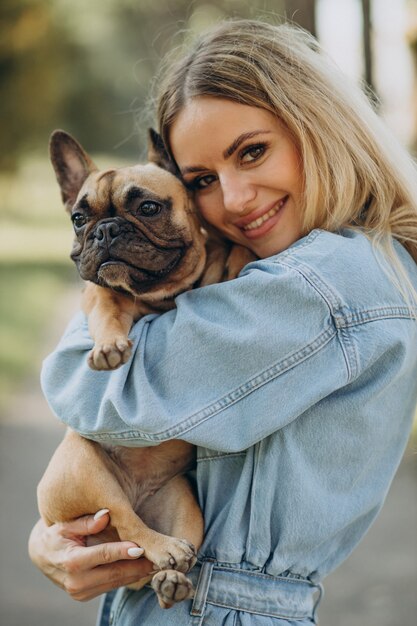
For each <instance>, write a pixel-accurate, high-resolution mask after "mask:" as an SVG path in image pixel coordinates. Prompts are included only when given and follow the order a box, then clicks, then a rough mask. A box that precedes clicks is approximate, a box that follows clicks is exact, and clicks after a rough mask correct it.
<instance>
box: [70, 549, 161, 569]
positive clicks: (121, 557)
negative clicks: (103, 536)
mask: <svg viewBox="0 0 417 626" xmlns="http://www.w3.org/2000/svg"><path fill="white" fill-rule="evenodd" d="M136 551H137V552H136ZM142 554H143V550H138V546H137V545H136V544H134V543H132V542H131V541H114V542H109V543H100V544H98V545H96V546H88V547H85V546H78V545H73V546H69V547H68V548H67V549H66V559H65V561H66V562H65V563H63V568H64V569H65V570H66V571H68V572H79V571H85V570H90V569H92V568H94V567H98V566H99V565H108V564H112V563H116V562H118V561H125V560H127V561H130V562H131V561H137V560H138V557H139V556H141V555H142ZM140 562H141V563H143V565H141V566H140V567H143V568H146V567H147V565H146V563H149V561H147V559H141V560H140Z"/></svg>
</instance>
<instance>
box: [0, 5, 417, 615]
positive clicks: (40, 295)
mask: <svg viewBox="0 0 417 626" xmlns="http://www.w3.org/2000/svg"><path fill="white" fill-rule="evenodd" d="M228 16H233V17H251V18H261V19H263V20H266V21H270V22H273V23H276V22H277V21H279V20H281V19H283V18H285V17H286V18H287V19H291V20H292V21H294V22H296V23H298V24H300V25H301V26H303V27H304V28H306V29H308V30H310V31H311V32H313V33H314V34H315V35H316V36H317V37H318V38H319V40H320V41H321V43H322V45H323V46H324V47H325V49H326V50H327V51H328V52H329V54H330V55H331V56H332V57H333V58H334V60H335V61H336V63H337V64H338V65H339V67H340V68H341V70H342V71H343V72H345V74H346V76H347V77H349V79H351V80H354V81H361V82H362V83H364V84H365V83H366V84H367V85H369V86H370V87H371V88H372V90H373V91H374V93H375V94H376V98H377V100H378V107H379V111H380V114H381V115H382V116H383V117H384V118H385V120H386V122H387V124H388V125H389V126H390V127H391V128H392V130H393V131H394V133H395V134H396V135H397V137H398V138H399V140H400V141H401V142H402V143H403V144H405V145H406V146H408V147H409V149H410V150H411V151H412V152H415V150H416V146H417V106H416V84H417V80H416V79H417V0H315V1H314V0H292V1H291V0H214V1H211V2H209V1H204V0H193V1H191V2H190V1H187V0H87V1H86V0H2V2H1V4H0V94H1V95H0V434H1V436H0V448H1V452H0V462H1V470H0V486H1V497H2V504H1V507H0V510H1V517H0V529H1V533H0V536H1V542H2V559H1V569H0V623H1V624H2V626H23V625H26V624H31V625H34V626H38V625H39V626H41V625H42V626H49V625H51V626H52V624H53V625H55V624H56V623H60V626H66V625H67V624H68V625H69V624H73V622H74V620H76V622H77V623H78V624H86V625H87V624H94V615H95V613H96V608H97V603H96V602H93V603H89V604H86V605H80V604H77V603H75V602H73V601H71V600H69V599H68V598H66V596H65V594H64V593H63V592H61V591H59V590H55V588H54V587H52V585H51V584H50V583H49V582H48V581H47V580H46V579H44V578H43V577H42V575H41V574H40V573H39V572H37V570H36V569H35V568H34V566H32V564H31V563H30V561H29V560H28V557H27V556H26V542H27V537H28V534H29V531H30V528H31V526H32V525H33V523H34V522H35V520H36V518H37V513H36V501H35V487H36V484H37V482H38V480H39V478H40V476H41V474H42V472H43V470H44V468H45V466H46V463H47V461H48V459H49V457H50V455H51V453H52V451H53V449H54V448H55V447H56V445H57V442H58V441H59V439H60V438H61V437H62V429H61V427H60V426H59V425H58V424H57V423H56V421H55V420H54V418H53V417H52V416H51V414H50V412H49V410H48V408H47V406H46V403H45V401H44V400H43V398H42V396H41V394H40V390H39V385H38V376H39V369H40V364H41V360H42V358H43V357H44V356H45V355H46V354H47V353H48V352H49V351H50V350H51V349H52V348H53V347H54V345H55V343H56V341H57V340H58V338H59V336H60V334H61V333H62V331H63V329H64V327H65V324H66V322H67V320H68V319H69V318H70V316H71V314H72V312H74V311H75V310H76V309H77V308H78V306H79V290H80V287H81V284H80V281H79V280H78V278H77V277H76V273H75V269H74V268H73V266H72V263H71V261H70V260H69V250H70V247H71V240H72V229H71V226H70V223H69V220H68V218H67V217H66V215H65V213H64V210H63V208H62V205H61V200H60V196H59V191H58V186H57V184H56V182H55V177H54V174H53V171H52V168H51V166H50V164H49V161H48V155H47V144H48V139H49V135H50V133H51V132H52V130H53V129H55V128H64V129H65V130H67V131H69V132H71V133H72V134H74V135H75V136H76V137H77V138H78V139H79V140H80V141H81V142H82V144H83V145H84V146H85V147H86V149H87V150H88V151H89V152H90V153H92V155H93V157H94V158H95V160H96V162H97V163H98V164H99V165H103V166H110V165H112V166H113V165H118V164H124V163H133V162H135V161H138V160H140V159H143V158H144V154H145V146H144V137H145V131H146V128H147V127H148V126H149V125H150V124H152V123H153V117H152V111H151V109H150V93H151V87H152V80H153V77H154V75H155V72H156V69H157V68H158V66H159V64H160V61H161V59H162V58H163V57H164V55H165V54H167V52H168V51H169V50H171V49H172V48H173V47H175V46H178V45H180V44H181V43H182V42H183V41H184V39H185V40H186V39H187V38H189V37H190V36H193V35H195V34H197V33H199V32H200V31H202V30H204V29H206V28H207V27H208V26H210V25H211V24H214V23H216V22H218V21H219V20H221V19H223V18H225V17H228ZM415 452H416V443H415V438H414V440H412V441H411V443H410V446H409V449H408V451H407V454H406V456H405V458H404V461H403V463H402V464H401V467H400V470H399V473H398V475H397V477H396V478H395V480H394V483H393V487H392V489H391V492H390V494H389V496H388V500H387V504H386V506H385V508H384V511H383V513H382V514H381V516H380V518H379V519H378V520H377V522H376V524H375V526H374V527H373V528H372V530H371V531H370V533H369V534H368V535H367V537H366V538H365V540H364V542H363V543H362V544H361V547H360V548H359V549H358V550H357V551H356V552H355V553H354V555H352V557H351V558H350V559H348V561H347V562H346V564H345V565H343V566H342V568H340V570H338V572H336V573H335V574H334V575H333V576H330V577H329V579H328V581H326V582H327V584H326V590H327V594H326V597H325V599H324V601H323V602H322V609H321V611H320V612H319V615H320V619H321V622H320V623H321V626H336V625H337V626H348V625H349V626H373V625H374V624H375V626H376V625H378V626H397V624H398V625H399V624H411V623H414V622H415V615H416V614H417V599H416V594H415V589H416V584H417V543H416V531H417V503H416V486H417V463H416V458H417V456H416V454H415Z"/></svg>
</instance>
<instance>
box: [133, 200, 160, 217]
mask: <svg viewBox="0 0 417 626" xmlns="http://www.w3.org/2000/svg"><path fill="white" fill-rule="evenodd" d="M161 209H162V206H161V205H160V204H158V202H153V201H152V200H147V201H146V202H142V204H140V205H139V210H138V213H140V215H144V216H145V217H151V216H152V215H157V214H158V213H160V211H161Z"/></svg>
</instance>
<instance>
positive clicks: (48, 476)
mask: <svg viewBox="0 0 417 626" xmlns="http://www.w3.org/2000/svg"><path fill="white" fill-rule="evenodd" d="M149 157H150V161H152V162H150V163H148V164H146V165H137V166H134V167H130V168H121V169H118V170H106V171H98V170H97V168H96V167H95V165H94V163H93V162H92V161H91V159H90V157H89V156H88V155H87V154H86V153H85V151H84V150H83V149H82V147H81V146H80V145H79V144H78V143H77V142H76V141H75V140H74V139H73V138H72V137H70V136H69V135H67V134H66V133H64V132H62V131H56V132H55V133H54V134H53V136H52V138H51V158H52V163H53V165H54V168H55V172H56V174H57V179H58V182H59V184H60V186H61V190H62V196H63V200H64V203H65V205H66V208H67V210H68V212H69V213H70V214H71V218H72V221H73V223H74V229H75V233H76V238H75V242H74V247H73V251H72V254H71V256H72V258H73V260H74V261H75V263H76V265H77V267H78V270H79V273H80V275H81V277H82V278H84V279H85V280H87V281H89V282H88V283H87V286H86V289H85V291H84V294H83V308H84V310H85V312H86V313H87V314H88V319H89V329H90V333H91V336H92V337H93V339H94V342H95V343H94V348H93V350H92V351H91V353H90V355H89V357H88V358H89V365H90V366H91V367H92V368H93V369H98V370H108V369H114V368H115V367H119V366H120V365H122V364H124V363H126V362H127V360H128V359H129V356H130V348H131V343H130V341H129V339H128V333H129V331H130V328H131V325H132V323H133V321H135V320H137V319H139V318H140V317H141V316H142V315H144V314H146V313H150V312H161V311H165V310H168V309H170V308H173V307H174V297H175V296H176V295H178V294H179V293H181V292H183V291H186V290H188V289H191V288H192V287H194V286H195V285H196V284H198V285H199V286H202V285H206V284H210V283H214V282H218V281H220V280H224V279H228V278H234V277H235V276H236V275H237V273H238V272H239V270H240V269H241V268H242V267H243V265H245V264H246V263H248V262H249V261H250V260H252V259H253V257H252V255H251V253H249V251H247V250H246V249H244V248H241V247H239V246H231V245H230V244H227V243H226V242H224V241H222V240H221V239H220V238H217V237H215V236H211V237H207V232H205V231H203V230H202V229H201V225H200V223H199V221H198V219H197V216H196V214H195V212H194V210H193V207H192V204H191V202H190V199H189V197H188V194H187V192H186V190H185V188H184V187H183V185H182V184H181V182H180V181H179V180H178V178H177V177H176V176H174V175H173V173H172V172H170V171H168V170H167V169H165V168H168V169H169V168H170V167H171V164H170V162H169V158H168V156H167V154H166V152H165V150H164V148H163V145H162V143H161V140H160V138H159V136H158V135H156V133H153V131H151V134H150V150H149ZM225 268H226V270H225ZM194 463H195V449H194V447H193V446H192V445H190V444H188V443H186V442H183V441H176V440H173V441H167V442H164V443H162V444H160V445H159V446H153V447H146V448H126V447H120V446H102V445H99V444H97V443H95V442H92V441H89V440H87V439H84V438H82V437H80V436H79V435H77V434H76V433H74V432H72V431H70V430H68V431H67V434H66V436H65V437H64V440H63V442H62V443H61V444H60V446H59V447H58V449H57V450H56V452H55V454H54V456H53V457H52V459H51V462H50V464H49V466H48V468H47V470H46V472H45V474H44V476H43V478H42V480H41V482H40V484H39V487H38V502H39V510H40V513H41V515H42V518H43V519H44V521H45V522H46V523H47V524H48V525H50V524H53V523H55V522H62V521H69V520H71V519H74V518H76V517H80V516H82V515H85V514H88V513H95V512H96V511H98V510H100V509H103V508H107V509H109V511H110V518H111V529H110V530H109V531H105V532H104V533H101V534H100V536H99V541H105V540H106V541H109V540H118V539H120V540H130V541H134V542H135V543H137V545H138V546H140V547H141V548H143V550H144V556H146V557H147V558H148V559H149V560H150V561H152V563H154V564H155V569H156V570H158V571H157V573H156V574H155V575H154V576H153V578H152V586H153V588H154V589H155V591H156V593H157V594H158V600H159V603H160V605H161V606H162V607H163V608H167V607H169V606H172V604H173V603H174V602H177V601H180V600H183V599H185V598H187V597H191V595H192V586H191V583H190V582H189V581H188V579H187V578H186V576H185V573H186V572H187V571H189V569H190V568H191V567H192V566H193V565H194V563H195V548H198V547H199V546H200V545H201V541H202V538H203V518H202V514H201V511H200V509H199V507H198V505H197V502H196V500H195V497H194V494H193V491H192V488H191V485H190V483H189V481H188V480H187V478H186V477H185V476H184V473H185V472H187V471H188V470H190V469H191V468H192V467H193V466H194ZM148 580H149V579H144V580H141V581H139V582H138V584H137V585H135V586H134V587H135V588H141V587H142V586H143V585H144V584H145V583H146V582H148Z"/></svg>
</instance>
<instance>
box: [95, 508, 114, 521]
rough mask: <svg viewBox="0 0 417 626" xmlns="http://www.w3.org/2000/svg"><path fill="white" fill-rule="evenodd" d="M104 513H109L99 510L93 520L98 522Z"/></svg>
mask: <svg viewBox="0 0 417 626" xmlns="http://www.w3.org/2000/svg"><path fill="white" fill-rule="evenodd" d="M106 513H110V510H109V509H100V511H97V513H96V514H95V515H94V519H95V520H98V519H100V517H103V515H106Z"/></svg>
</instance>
